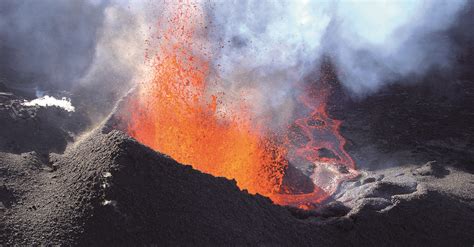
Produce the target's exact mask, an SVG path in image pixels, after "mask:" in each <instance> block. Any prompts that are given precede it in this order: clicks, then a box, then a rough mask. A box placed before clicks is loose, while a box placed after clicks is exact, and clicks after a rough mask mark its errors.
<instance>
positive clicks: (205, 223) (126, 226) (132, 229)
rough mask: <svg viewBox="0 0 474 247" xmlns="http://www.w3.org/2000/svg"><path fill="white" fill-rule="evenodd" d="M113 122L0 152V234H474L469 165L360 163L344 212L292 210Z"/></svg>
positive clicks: (472, 239) (432, 241)
mask: <svg viewBox="0 0 474 247" xmlns="http://www.w3.org/2000/svg"><path fill="white" fill-rule="evenodd" d="M110 122H111V121H109V123H110ZM112 122H113V121H112ZM110 126H111V124H106V125H105V126H103V127H99V128H97V129H96V130H94V131H92V132H91V133H89V134H88V135H86V136H83V137H82V138H80V140H79V141H77V142H76V143H74V144H72V145H70V146H69V147H68V148H67V149H66V151H65V153H64V154H62V155H56V154H50V156H49V158H48V159H46V158H42V156H41V155H38V154H37V153H36V152H31V153H23V154H20V155H17V154H9V153H0V176H1V179H2V180H1V184H0V189H1V190H0V199H1V201H2V204H3V205H1V209H0V210H1V212H2V219H1V224H2V225H1V232H0V233H1V236H2V237H1V242H0V244H1V245H7V246H9V245H34V244H35V245H36V244H40V245H49V244H52V245H81V246H84V245H86V246H87V245H92V246H97V245H159V246H175V245H187V246H189V245H192V246H195V245H198V246H209V245H211V246H215V245H219V246H222V245H231V246H236V245H238V246H241V245H272V246H273V245H277V246H347V245H364V246H367V245H376V246H395V245H412V246H414V245H416V246H420V245H430V246H443V245H444V246H446V245H452V244H454V245H457V246H470V245H472V243H474V234H473V233H474V224H472V222H474V205H473V201H474V198H473V197H474V195H473V193H472V191H473V188H474V179H473V175H472V174H468V173H465V172H461V171H458V170H455V169H451V168H449V169H446V168H442V167H441V168H439V167H437V166H435V165H434V164H431V163H430V164H426V165H425V166H422V167H404V168H392V169H388V170H384V171H379V172H377V173H374V172H372V173H371V172H363V175H362V176H361V178H360V179H359V180H355V181H349V182H347V183H344V184H343V185H342V188H343V190H341V191H340V192H339V193H338V194H336V195H335V198H336V199H338V200H340V201H343V202H346V205H347V206H349V207H350V212H348V213H347V211H346V212H344V213H342V214H341V213H340V210H339V211H338V210H337V208H338V206H337V205H339V204H329V205H328V206H326V208H324V207H323V208H322V209H321V210H320V211H319V212H313V213H307V212H299V211H298V210H293V209H287V208H284V207H280V206H276V205H274V204H272V203H271V201H270V200H269V199H267V198H265V197H262V196H259V195H257V196H254V195H249V194H248V193H246V192H242V191H240V190H239V189H238V188H237V186H236V184H235V182H233V181H230V180H227V179H224V178H216V177H213V176H211V175H207V174H203V173H201V172H199V171H196V170H194V169H192V168H191V167H190V166H185V165H181V164H178V163H177V162H175V161H174V160H172V159H171V158H169V157H166V156H165V155H162V154H160V153H157V152H154V151H153V150H151V149H149V148H147V147H145V146H143V145H142V144H140V143H138V142H136V141H135V140H133V139H131V138H130V137H128V136H127V135H125V134H124V133H123V132H120V131H118V130H113V129H112V128H111V127H110ZM334 205H336V206H334ZM334 209H336V210H334ZM333 212H335V213H333ZM346 213H347V214H346Z"/></svg>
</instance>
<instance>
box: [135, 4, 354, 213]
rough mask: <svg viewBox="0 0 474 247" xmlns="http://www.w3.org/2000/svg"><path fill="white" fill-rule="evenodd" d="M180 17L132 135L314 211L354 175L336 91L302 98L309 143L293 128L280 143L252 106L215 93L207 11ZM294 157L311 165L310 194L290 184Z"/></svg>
mask: <svg viewBox="0 0 474 247" xmlns="http://www.w3.org/2000/svg"><path fill="white" fill-rule="evenodd" d="M173 13H174V14H173V15H172V17H171V18H170V19H169V20H168V21H167V22H166V23H165V24H166V25H164V26H163V27H162V33H161V37H160V45H159V48H158V51H157V54H156V55H154V56H152V58H151V59H152V61H153V66H154V76H153V79H152V80H150V81H148V82H145V83H143V84H141V85H140V87H139V89H138V92H137V94H136V96H137V97H136V98H135V99H134V100H133V101H132V102H130V105H129V106H130V114H131V119H130V120H129V125H128V132H129V134H130V135H131V136H133V137H135V138H136V139H137V140H138V141H140V142H142V143H144V144H145V145H148V146H150V147H151V148H153V149H155V150H157V151H160V152H162V153H165V154H167V155H170V156H171V157H173V158H174V159H176V160H177V161H178V162H180V163H184V164H190V165H192V166H193V167H194V168H196V169H198V170H200V171H203V172H206V173H210V174H213V175H215V176H223V177H226V178H230V179H235V180H236V181H237V185H238V186H239V187H240V188H241V189H247V190H248V191H249V192H250V193H260V194H263V195H266V196H269V197H270V198H272V200H274V201H275V202H276V203H279V204H283V205H294V206H300V207H302V208H307V207H312V206H311V205H313V204H314V203H318V202H321V201H322V200H324V199H326V198H327V197H328V196H329V195H330V194H332V193H333V192H334V190H335V189H336V187H337V185H338V184H339V182H340V181H341V180H342V179H346V178H347V177H350V176H352V175H353V172H352V169H353V168H354V163H353V161H352V159H351V158H350V156H349V155H348V154H347V153H346V152H345V151H344V148H343V146H344V144H345V140H344V138H343V137H342V136H341V135H340V134H339V133H338V130H339V126H340V121H336V120H332V119H330V118H329V117H328V115H327V114H326V112H325V108H326V100H327V96H328V94H329V91H328V89H327V87H326V86H325V84H324V83H321V84H320V85H321V87H320V88H317V87H313V88H312V89H311V90H306V91H309V92H310V94H308V95H303V96H301V97H300V101H301V103H302V104H304V105H305V106H306V107H307V108H309V109H310V110H311V114H310V116H309V117H303V118H300V119H298V120H296V121H295V124H294V125H293V127H292V128H297V129H299V130H300V131H301V132H302V133H303V136H304V137H305V138H306V139H307V140H308V141H307V142H306V143H303V144H301V143H302V142H301V141H296V142H295V140H294V139H295V138H293V136H294V135H293V134H292V131H291V130H290V131H288V134H287V137H286V138H278V136H276V135H275V134H272V133H271V131H270V130H269V129H267V128H265V127H263V126H259V125H258V124H255V123H254V121H252V117H253V116H252V112H251V111H250V110H249V108H248V106H247V105H246V103H245V102H237V104H233V105H239V107H237V109H236V108H235V107H232V108H231V107H229V106H228V105H225V104H224V103H223V100H222V95H220V94H215V95H209V93H208V88H209V87H210V86H211V85H210V84H211V83H210V79H209V73H210V71H209V70H210V69H209V62H210V61H209V58H206V57H205V56H202V55H201V54H203V53H205V52H203V51H205V50H206V49H205V47H204V45H202V44H201V43H199V42H197V40H198V39H197V37H196V36H197V31H198V30H200V29H199V26H204V25H203V23H204V21H203V20H201V19H200V17H201V18H202V14H200V13H201V10H200V9H199V7H198V6H193V5H191V4H186V5H184V4H183V5H179V6H176V9H175V10H174V11H173ZM316 137H318V139H315V138H316ZM321 152H322V153H324V152H326V154H325V155H323V154H322V153H321ZM288 160H290V161H291V162H294V163H295V164H300V165H302V164H303V165H304V164H306V165H308V164H309V165H308V167H311V169H312V171H311V172H310V174H307V175H303V176H306V178H309V179H310V180H311V182H310V184H311V186H312V188H311V190H310V191H309V192H304V193H303V192H294V191H296V190H298V188H296V187H298V185H296V186H293V187H294V188H293V187H292V186H288V185H287V184H286V183H284V180H285V179H289V177H288V176H286V175H288V174H289V173H288V174H287V171H289V168H288V162H287V161H288ZM341 167H345V168H346V171H343V172H341Z"/></svg>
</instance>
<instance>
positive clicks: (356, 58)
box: [208, 0, 467, 106]
mask: <svg viewBox="0 0 474 247" xmlns="http://www.w3.org/2000/svg"><path fill="white" fill-rule="evenodd" d="M466 5H467V3H466V1H464V0H453V1H444V0H436V1H306V0H301V1H277V2H275V1H225V2H218V3H215V4H210V5H209V8H208V9H209V13H210V15H209V16H210V20H211V23H213V28H214V29H213V30H212V31H211V38H212V39H213V40H214V42H215V43H216V44H218V45H222V46H223V48H222V49H221V52H220V53H219V55H218V58H217V60H216V64H217V65H219V70H220V72H221V76H222V77H223V78H225V79H227V81H228V82H242V81H246V82H245V83H250V84H253V87H256V88H259V89H260V90H259V91H265V94H267V96H268V98H267V101H268V102H267V103H270V105H273V106H274V105H275V102H284V98H285V97H286V96H287V94H288V93H290V92H291V85H292V83H294V82H295V81H298V80H301V79H302V78H304V76H305V75H307V74H308V73H310V72H311V71H312V70H314V69H315V64H317V63H318V62H320V61H321V58H322V57H323V56H329V57H330V58H331V60H332V62H333V63H334V64H335V65H336V68H337V71H338V77H339V79H340V80H341V81H342V83H343V85H344V86H345V87H346V88H347V89H348V90H349V91H350V92H352V94H353V95H354V96H364V95H367V94H370V93H372V92H375V91H377V90H378V89H380V88H382V87H383V86H384V85H387V84H389V83H393V82H394V81H396V80H398V79H400V78H403V77H406V76H423V75H424V74H425V73H427V71H429V70H430V69H432V68H434V67H436V68H441V69H447V68H449V66H450V65H451V64H452V62H453V60H454V56H455V53H454V48H455V47H453V43H452V40H450V39H449V38H448V37H447V36H446V33H444V32H445V31H446V30H448V29H449V28H450V27H451V26H452V24H453V23H454V22H455V20H456V17H457V15H458V13H459V12H460V11H461V10H462V9H463V7H465V6H466ZM243 75H251V76H247V77H243ZM228 86H229V85H228ZM239 86H242V85H241V84H239ZM232 87H236V85H232Z"/></svg>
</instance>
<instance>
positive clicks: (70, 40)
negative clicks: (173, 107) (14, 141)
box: [0, 0, 159, 120]
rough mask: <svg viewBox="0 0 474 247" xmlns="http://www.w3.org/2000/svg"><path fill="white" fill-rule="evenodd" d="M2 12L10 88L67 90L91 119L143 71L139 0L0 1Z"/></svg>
mask: <svg viewBox="0 0 474 247" xmlns="http://www.w3.org/2000/svg"><path fill="white" fill-rule="evenodd" d="M151 7H153V8H151V9H150V10H148V11H155V12H156V13H159V11H156V6H151ZM0 12H1V13H0V38H1V40H2V43H1V45H0V53H1V57H0V65H1V66H0V77H2V78H1V79H2V83H3V84H5V85H6V86H7V87H8V88H10V89H18V90H20V91H24V92H26V93H25V94H26V95H31V96H30V97H34V95H35V91H36V92H38V91H40V92H42V93H45V94H48V93H49V92H52V91H56V92H57V91H66V92H69V93H71V94H73V95H72V96H71V98H72V101H73V104H74V105H77V106H78V109H82V110H83V111H85V112H87V114H88V115H89V116H90V117H91V118H94V119H95V118H100V117H101V116H103V115H104V114H107V112H108V111H109V110H110V109H111V108H112V107H113V105H114V104H115V102H116V101H117V100H118V99H119V98H120V97H121V96H122V95H123V94H124V93H125V92H126V91H127V90H128V89H129V88H130V87H131V86H132V84H133V83H134V82H135V81H136V80H139V77H140V76H141V72H142V71H143V70H142V67H143V60H144V51H145V40H146V38H147V36H148V31H149V28H148V25H149V24H150V23H151V21H149V20H146V18H147V16H149V13H145V8H144V1H124V0H109V1H108V0H84V1H57V0H44V1H35V0H5V1H1V2H0ZM95 120H98V119H95Z"/></svg>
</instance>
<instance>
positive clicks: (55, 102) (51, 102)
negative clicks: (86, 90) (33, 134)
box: [23, 95, 75, 112]
mask: <svg viewBox="0 0 474 247" xmlns="http://www.w3.org/2000/svg"><path fill="white" fill-rule="evenodd" d="M23 105H24V106H42V107H49V106H56V107H60V108H62V109H64V110H66V111H68V112H73V111H75V107H74V106H73V105H72V104H71V99H68V98H65V97H62V98H61V99H56V98H55V97H52V96H48V95H45V96H43V97H41V98H37V99H34V100H32V101H25V102H24V103H23Z"/></svg>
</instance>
